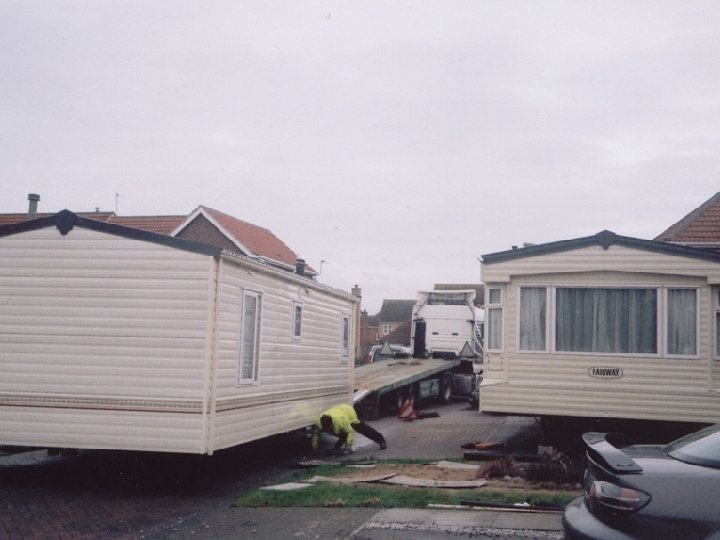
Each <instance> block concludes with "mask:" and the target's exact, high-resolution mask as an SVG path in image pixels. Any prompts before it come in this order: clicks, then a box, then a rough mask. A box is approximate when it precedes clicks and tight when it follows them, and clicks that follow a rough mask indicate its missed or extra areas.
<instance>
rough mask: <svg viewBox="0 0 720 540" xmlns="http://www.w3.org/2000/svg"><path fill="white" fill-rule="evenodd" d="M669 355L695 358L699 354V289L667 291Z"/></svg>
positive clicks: (667, 345)
mask: <svg viewBox="0 0 720 540" xmlns="http://www.w3.org/2000/svg"><path fill="white" fill-rule="evenodd" d="M666 324H667V330H666V335H667V344H666V347H667V354H668V355H673V356H695V355H696V354H697V326H698V309H697V289H668V291H667V323H666Z"/></svg>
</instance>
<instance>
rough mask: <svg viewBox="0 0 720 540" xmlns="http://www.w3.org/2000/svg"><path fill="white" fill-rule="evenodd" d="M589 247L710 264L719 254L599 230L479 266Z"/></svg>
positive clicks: (500, 255) (503, 254)
mask: <svg viewBox="0 0 720 540" xmlns="http://www.w3.org/2000/svg"><path fill="white" fill-rule="evenodd" d="M592 246H601V247H602V248H603V249H608V248H609V247H610V246H624V247H628V248H633V249H638V250H642V251H650V252H655V253H664V254H666V255H679V256H684V257H690V258H694V259H704V260H709V261H714V262H720V253H715V252H712V251H708V250H704V249H698V248H694V247H687V246H682V245H677V244H671V243H668V242H659V241H657V240H641V239H639V238H631V237H629V236H620V235H618V234H615V233H614V232H611V231H602V232H599V233H597V234H595V235H593V236H585V237H583V238H575V239H572V240H559V241H557V242H550V243H547V244H537V245H534V246H528V247H523V248H518V249H511V250H508V251H500V252H497V253H490V254H487V255H483V256H482V262H483V264H486V265H487V264H493V263H499V262H504V261H509V260H514V259H521V258H524V257H535V256H538V255H550V254H553V253H560V252H563V251H570V250H574V249H582V248H586V247H592Z"/></svg>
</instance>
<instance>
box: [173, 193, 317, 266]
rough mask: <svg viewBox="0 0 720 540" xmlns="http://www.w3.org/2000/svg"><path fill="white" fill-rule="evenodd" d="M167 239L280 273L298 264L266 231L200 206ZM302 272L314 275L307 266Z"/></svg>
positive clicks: (279, 242)
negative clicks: (212, 247)
mask: <svg viewBox="0 0 720 540" xmlns="http://www.w3.org/2000/svg"><path fill="white" fill-rule="evenodd" d="M198 218H201V219H198ZM171 235H172V236H178V237H187V238H193V239H198V240H201V241H204V242H212V243H215V244H216V245H222V246H223V247H224V248H225V249H229V250H231V251H236V252H239V253H241V254H244V255H247V256H249V257H258V258H260V259H263V260H265V261H266V262H268V263H270V264H273V265H275V266H278V267H280V268H282V269H284V270H291V271H292V270H295V268H296V266H295V265H296V263H297V260H298V256H297V255H296V254H295V253H294V252H293V251H292V250H291V249H290V248H289V247H288V246H287V245H285V243H284V242H283V241H282V240H280V239H279V238H278V237H277V236H275V235H274V234H273V233H272V232H271V231H269V230H268V229H265V228H263V227H259V226H257V225H253V224H252V223H248V222H246V221H242V220H240V219H237V218H234V217H232V216H229V215H227V214H224V213H223V212H220V211H218V210H215V209H213V208H207V207H204V206H200V207H198V208H197V209H196V210H195V211H193V212H192V213H191V214H190V215H189V216H188V217H187V219H185V220H184V221H183V222H182V223H181V224H180V225H178V226H177V227H176V228H175V230H174V231H172V233H171ZM305 272H306V273H307V274H309V275H316V274H317V272H315V271H314V270H313V269H312V268H310V267H309V266H306V267H305Z"/></svg>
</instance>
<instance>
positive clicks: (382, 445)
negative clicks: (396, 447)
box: [380, 442, 387, 450]
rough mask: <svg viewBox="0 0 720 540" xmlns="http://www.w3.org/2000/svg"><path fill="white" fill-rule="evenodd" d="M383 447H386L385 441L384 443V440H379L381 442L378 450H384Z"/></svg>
mask: <svg viewBox="0 0 720 540" xmlns="http://www.w3.org/2000/svg"><path fill="white" fill-rule="evenodd" d="M385 449H387V443H386V442H381V443H380V450H385Z"/></svg>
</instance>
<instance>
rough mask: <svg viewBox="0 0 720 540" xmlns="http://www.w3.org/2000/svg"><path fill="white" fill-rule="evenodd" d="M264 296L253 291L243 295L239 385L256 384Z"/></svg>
mask: <svg viewBox="0 0 720 540" xmlns="http://www.w3.org/2000/svg"><path fill="white" fill-rule="evenodd" d="M261 321H262V295H261V294H260V293H257V292H253V291H245V292H244V293H243V302H242V322H241V335H240V359H239V366H238V383H239V384H247V383H256V382H257V381H258V371H259V367H260V328H261Z"/></svg>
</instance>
